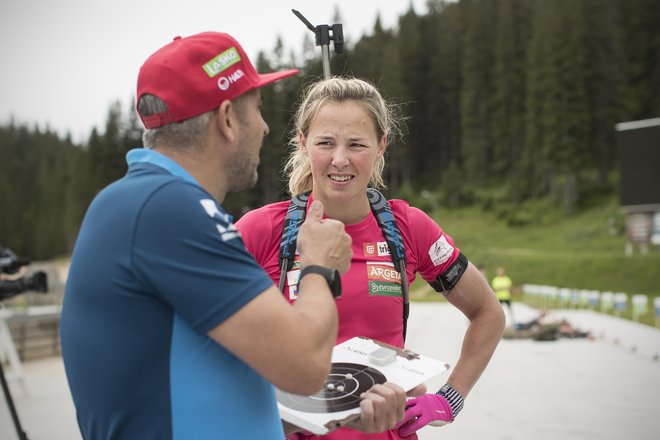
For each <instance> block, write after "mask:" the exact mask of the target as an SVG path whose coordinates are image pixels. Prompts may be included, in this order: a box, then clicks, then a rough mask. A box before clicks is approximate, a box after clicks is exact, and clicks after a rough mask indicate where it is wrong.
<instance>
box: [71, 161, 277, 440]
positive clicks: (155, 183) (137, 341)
mask: <svg viewBox="0 0 660 440" xmlns="http://www.w3.org/2000/svg"><path fill="white" fill-rule="evenodd" d="M127 162H128V166H129V168H128V172H127V174H126V176H125V177H123V178H122V179H120V180H118V181H117V182H115V183H113V184H111V185H109V186H108V187H107V188H105V189H104V190H103V191H101V192H100V193H99V194H98V196H97V197H96V198H95V199H94V201H93V202H92V204H91V205H90V207H89V210H88V211H87V214H86V215H85V218H84V220H83V223H82V226H81V229H80V232H79V235H78V239H77V242H76V245H75V248H74V251H73V255H72V259H71V269H70V272H69V275H68V280H67V284H66V290H65V295H64V304H63V309H62V321H61V337H62V357H63V359H64V366H65V369H66V374H67V378H68V381H69V386H70V389H71V393H72V396H73V401H74V403H75V406H76V411H77V418H78V424H79V426H80V430H81V432H82V435H83V437H84V438H85V439H140V440H145V439H159V440H163V439H214V440H217V439H224V438H246V439H247V438H249V439H282V438H283V437H284V434H283V431H282V424H281V422H280V418H279V415H278V412H277V405H276V399H275V393H274V391H273V387H272V385H271V384H270V383H268V382H267V381H266V380H264V379H263V378H262V377H261V376H259V375H258V374H257V373H256V372H255V371H254V370H252V368H251V367H250V366H248V365H247V364H245V363H244V362H243V361H242V360H240V359H239V358H237V357H236V356H234V355H233V354H232V353H230V352H229V351H227V350H226V349H225V348H224V347H222V346H220V345H219V344H217V343H216V342H215V341H213V340H212V339H211V338H209V337H208V336H207V333H208V332H209V331H210V330H211V329H213V328H215V327H216V326H217V325H219V324H221V323H222V322H223V321H224V320H225V319H227V318H229V317H230V316H232V314H234V313H235V312H236V311H238V310H239V309H240V308H241V307H243V306H244V305H245V304H247V303H248V302H249V301H251V300H252V299H253V298H255V297H256V296H257V295H259V294H260V293H262V292H263V291H264V290H266V289H268V288H269V287H270V286H272V285H273V283H272V281H271V280H270V278H269V277H268V276H267V275H266V273H265V272H264V271H263V270H262V269H261V267H260V266H259V265H258V264H257V263H256V262H255V261H254V259H253V258H252V256H251V255H250V254H249V253H248V252H247V251H246V249H245V247H244V246H243V242H242V240H241V238H240V234H239V233H238V232H237V231H236V229H235V228H234V225H233V223H232V217H231V216H229V215H228V214H227V213H226V212H225V211H224V209H223V208H222V206H220V205H219V204H217V203H216V202H215V200H214V199H213V197H212V196H211V195H210V194H209V193H208V192H206V191H205V190H204V189H203V188H202V187H201V186H200V185H199V184H198V183H197V182H196V181H195V180H194V178H193V177H192V176H191V175H190V174H189V173H187V172H186V171H185V170H184V169H183V168H182V167H181V166H179V165H178V164H177V163H176V162H174V161H173V160H171V159H169V158H167V157H166V156H164V155H161V154H159V153H157V152H155V151H152V150H146V149H136V150H132V151H130V152H129V153H128V155H127Z"/></svg>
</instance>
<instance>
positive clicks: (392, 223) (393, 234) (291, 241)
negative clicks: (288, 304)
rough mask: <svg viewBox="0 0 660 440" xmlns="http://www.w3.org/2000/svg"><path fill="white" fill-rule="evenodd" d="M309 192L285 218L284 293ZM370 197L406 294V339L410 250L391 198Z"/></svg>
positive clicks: (295, 199) (372, 193)
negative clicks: (407, 257) (404, 240)
mask: <svg viewBox="0 0 660 440" xmlns="http://www.w3.org/2000/svg"><path fill="white" fill-rule="evenodd" d="M309 194H310V193H309V192H306V193H303V194H299V195H297V196H295V197H293V198H292V199H291V203H290V204H289V208H288V209H287V212H286V217H285V218H284V228H283V230H282V238H281V240H280V256H279V265H280V283H279V287H280V291H282V290H284V283H285V280H286V273H287V271H288V270H289V268H290V267H291V266H292V265H293V259H294V257H295V253H296V243H297V238H298V231H299V230H300V226H301V225H302V223H303V221H304V220H305V215H306V213H307V211H306V209H307V202H308V200H309ZM367 198H368V199H369V204H370V205H371V210H372V212H373V213H374V217H376V221H377V222H378V226H380V229H381V231H382V233H383V236H384V237H385V241H386V242H387V246H388V247H389V249H390V256H391V258H392V263H394V267H395V269H396V270H397V271H398V272H399V274H400V275H401V292H402V295H403V339H404V340H405V338H406V330H407V324H408V315H409V314H410V301H409V294H408V278H407V276H406V250H405V246H404V244H403V235H401V231H400V230H399V227H398V226H397V223H396V219H395V218H394V214H393V213H392V208H390V204H389V203H387V199H385V197H383V195H382V194H381V193H380V192H379V191H378V190H376V189H373V188H368V189H367Z"/></svg>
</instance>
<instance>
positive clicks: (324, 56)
mask: <svg viewBox="0 0 660 440" xmlns="http://www.w3.org/2000/svg"><path fill="white" fill-rule="evenodd" d="M291 11H292V12H293V13H294V14H295V15H296V17H298V18H299V19H300V21H302V22H303V23H305V25H306V26H307V28H308V29H309V30H311V31H312V32H314V35H315V36H316V45H317V46H321V61H322V63H323V77H324V78H325V79H328V78H330V49H329V46H330V40H332V43H333V47H334V48H335V52H336V53H342V52H343V51H344V29H343V26H342V25H341V24H333V25H332V26H330V25H328V24H320V25H318V26H314V25H313V24H312V23H310V22H309V21H308V20H307V19H306V18H305V17H303V15H302V14H301V13H300V12H298V11H296V10H295V9H291Z"/></svg>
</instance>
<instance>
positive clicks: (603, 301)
mask: <svg viewBox="0 0 660 440" xmlns="http://www.w3.org/2000/svg"><path fill="white" fill-rule="evenodd" d="M613 308H614V294H613V293H612V292H603V293H602V294H601V295H600V311H601V313H606V314H609V313H610V310H612V309H613Z"/></svg>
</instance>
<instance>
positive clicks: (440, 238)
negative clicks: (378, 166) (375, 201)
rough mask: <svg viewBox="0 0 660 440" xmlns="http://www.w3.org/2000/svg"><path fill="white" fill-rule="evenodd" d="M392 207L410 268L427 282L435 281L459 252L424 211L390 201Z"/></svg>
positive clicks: (396, 201)
mask: <svg viewBox="0 0 660 440" xmlns="http://www.w3.org/2000/svg"><path fill="white" fill-rule="evenodd" d="M390 204H391V206H392V211H393V213H394V215H395V217H396V219H397V223H399V229H400V230H401V233H402V234H403V236H404V242H405V245H406V257H407V259H408V261H407V263H408V265H409V266H410V265H413V269H414V271H415V272H418V273H419V274H420V275H421V276H422V278H424V279H425V280H426V281H427V282H431V281H434V280H435V279H436V278H437V276H438V275H440V274H442V273H444V272H445V271H446V270H447V269H448V268H449V267H450V266H451V264H452V263H453V262H454V261H455V260H456V258H458V255H459V253H460V249H459V248H458V247H457V246H456V245H455V244H454V240H453V239H452V238H451V236H449V235H448V234H447V233H445V231H443V230H442V228H441V227H440V226H439V225H438V224H437V223H436V222H435V221H434V220H433V219H432V218H431V217H429V216H428V215H427V214H426V213H425V212H423V211H422V210H420V209H418V208H415V207H412V206H410V205H408V203H407V202H404V201H403V200H391V201H390Z"/></svg>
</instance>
